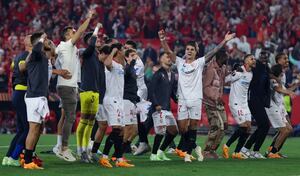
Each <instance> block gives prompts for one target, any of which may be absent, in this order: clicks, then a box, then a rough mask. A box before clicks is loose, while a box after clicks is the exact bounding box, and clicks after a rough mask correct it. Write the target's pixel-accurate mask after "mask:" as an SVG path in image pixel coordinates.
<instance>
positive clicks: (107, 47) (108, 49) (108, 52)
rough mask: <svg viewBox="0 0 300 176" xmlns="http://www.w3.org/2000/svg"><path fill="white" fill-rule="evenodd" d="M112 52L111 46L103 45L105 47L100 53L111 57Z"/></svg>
mask: <svg viewBox="0 0 300 176" xmlns="http://www.w3.org/2000/svg"><path fill="white" fill-rule="evenodd" d="M110 52H111V50H110V46H108V45H103V46H102V47H101V48H100V49H99V53H100V54H102V53H104V54H106V55H109V54H110Z"/></svg>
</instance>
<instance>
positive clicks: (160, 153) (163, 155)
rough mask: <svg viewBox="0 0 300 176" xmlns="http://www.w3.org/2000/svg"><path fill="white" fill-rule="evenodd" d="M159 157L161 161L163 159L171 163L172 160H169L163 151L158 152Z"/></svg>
mask: <svg viewBox="0 0 300 176" xmlns="http://www.w3.org/2000/svg"><path fill="white" fill-rule="evenodd" d="M157 156H158V158H159V159H161V160H163V161H171V159H170V158H168V157H167V156H166V154H165V152H164V151H162V150H158V151H157Z"/></svg>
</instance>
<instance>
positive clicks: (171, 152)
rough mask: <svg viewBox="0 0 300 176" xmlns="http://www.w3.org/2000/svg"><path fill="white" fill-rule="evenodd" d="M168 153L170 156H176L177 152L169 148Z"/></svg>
mask: <svg viewBox="0 0 300 176" xmlns="http://www.w3.org/2000/svg"><path fill="white" fill-rule="evenodd" d="M167 153H169V154H176V150H175V149H173V148H169V149H168V151H167Z"/></svg>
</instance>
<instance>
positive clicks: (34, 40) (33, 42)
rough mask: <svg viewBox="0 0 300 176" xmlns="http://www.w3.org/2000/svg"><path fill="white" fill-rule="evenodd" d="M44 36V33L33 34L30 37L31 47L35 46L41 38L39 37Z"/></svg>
mask: <svg viewBox="0 0 300 176" xmlns="http://www.w3.org/2000/svg"><path fill="white" fill-rule="evenodd" d="M43 34H44V32H35V33H33V34H32V35H31V36H30V42H31V44H32V45H35V43H36V42H37V40H39V39H40V38H41V36H42V35H43Z"/></svg>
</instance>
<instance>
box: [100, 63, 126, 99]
mask: <svg viewBox="0 0 300 176" xmlns="http://www.w3.org/2000/svg"><path fill="white" fill-rule="evenodd" d="M105 80H106V91H105V98H107V97H114V98H118V99H123V95H124V68H123V66H122V65H121V64H119V63H117V62H115V61H112V68H111V70H108V69H106V68H105Z"/></svg>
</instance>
